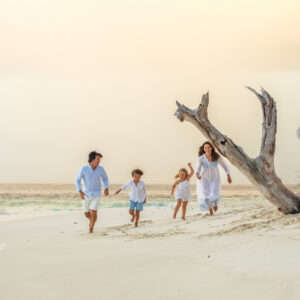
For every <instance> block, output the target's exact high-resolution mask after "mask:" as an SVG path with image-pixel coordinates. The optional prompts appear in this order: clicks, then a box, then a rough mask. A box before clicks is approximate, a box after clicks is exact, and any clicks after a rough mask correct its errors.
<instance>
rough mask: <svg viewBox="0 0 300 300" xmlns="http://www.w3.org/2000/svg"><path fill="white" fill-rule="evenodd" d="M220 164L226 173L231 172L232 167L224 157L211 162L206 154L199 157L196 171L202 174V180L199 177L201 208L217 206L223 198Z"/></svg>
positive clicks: (199, 201) (198, 187) (198, 189)
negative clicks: (230, 167)
mask: <svg viewBox="0 0 300 300" xmlns="http://www.w3.org/2000/svg"><path fill="white" fill-rule="evenodd" d="M219 164H220V166H221V167H222V168H223V169H224V170H225V172H226V174H229V173H230V169H229V167H228V165H227V164H226V162H225V161H224V159H223V158H222V157H220V158H219V159H218V160H217V161H211V162H209V161H208V159H207V158H206V155H205V154H203V155H201V156H200V157H199V158H198V161H197V167H196V173H198V174H199V175H200V176H201V179H200V180H199V179H197V195H198V203H199V207H200V210H209V209H210V208H212V207H214V206H216V205H217V204H218V203H219V200H220V199H221V179H220V173H219V168H218V165H219Z"/></svg>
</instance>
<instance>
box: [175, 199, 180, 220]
mask: <svg viewBox="0 0 300 300" xmlns="http://www.w3.org/2000/svg"><path fill="white" fill-rule="evenodd" d="M180 206H181V199H178V200H177V204H176V206H175V209H174V213H173V219H176V215H177V212H178V210H179V208H180Z"/></svg>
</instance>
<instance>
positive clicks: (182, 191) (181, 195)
mask: <svg viewBox="0 0 300 300" xmlns="http://www.w3.org/2000/svg"><path fill="white" fill-rule="evenodd" d="M191 197H192V192H191V187H190V183H189V181H188V180H184V181H182V182H180V183H178V186H177V190H176V194H175V200H178V199H181V200H182V201H188V200H189V199H190V198H191Z"/></svg>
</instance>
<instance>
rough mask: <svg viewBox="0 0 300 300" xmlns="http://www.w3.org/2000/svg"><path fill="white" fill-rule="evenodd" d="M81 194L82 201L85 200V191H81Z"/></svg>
mask: <svg viewBox="0 0 300 300" xmlns="http://www.w3.org/2000/svg"><path fill="white" fill-rule="evenodd" d="M79 194H80V197H81V199H82V200H84V197H85V194H84V192H83V191H79Z"/></svg>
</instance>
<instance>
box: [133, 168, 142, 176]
mask: <svg viewBox="0 0 300 300" xmlns="http://www.w3.org/2000/svg"><path fill="white" fill-rule="evenodd" d="M134 174H139V175H141V176H142V175H143V174H144V172H143V171H142V170H140V169H134V170H133V171H132V172H131V176H132V177H133V175H134Z"/></svg>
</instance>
